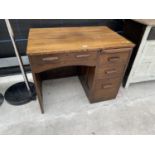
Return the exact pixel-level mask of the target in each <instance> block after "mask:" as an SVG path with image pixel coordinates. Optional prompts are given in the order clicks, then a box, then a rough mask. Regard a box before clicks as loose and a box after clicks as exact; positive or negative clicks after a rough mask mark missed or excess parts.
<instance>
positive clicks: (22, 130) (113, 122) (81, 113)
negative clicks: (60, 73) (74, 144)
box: [0, 74, 155, 135]
mask: <svg viewBox="0 0 155 155" xmlns="http://www.w3.org/2000/svg"><path fill="white" fill-rule="evenodd" d="M29 79H30V80H32V77H31V74H29ZM18 81H22V77H21V76H20V75H16V76H8V77H1V78H0V92H1V93H3V94H4V92H5V90H6V89H7V88H8V87H9V86H10V85H12V84H14V83H16V82H18ZM43 94H44V106H45V114H43V115H42V114H41V113H40V109H39V105H38V102H37V100H36V101H32V102H30V103H28V104H26V105H22V106H12V105H9V104H8V103H7V102H6V101H5V102H4V103H3V104H2V105H1V106H0V134H54V135H55V134H61V135H64V134H69V135H70V134H96V135H97V134H155V81H152V82H144V83H139V84H134V85H131V86H130V87H129V88H128V89H124V88H122V87H121V88H120V90H119V93H118V96H117V98H116V99H115V100H110V101H105V102H100V103H96V104H90V103H89V101H88V99H87V97H86V95H85V92H84V90H83V88H82V86H81V83H80V81H79V79H78V77H70V78H63V79H57V80H49V81H44V82H43Z"/></svg>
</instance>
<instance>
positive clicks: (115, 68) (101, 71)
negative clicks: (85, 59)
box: [97, 65, 125, 79]
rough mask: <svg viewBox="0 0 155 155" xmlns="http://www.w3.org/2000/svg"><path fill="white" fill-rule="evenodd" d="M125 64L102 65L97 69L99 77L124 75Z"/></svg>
mask: <svg viewBox="0 0 155 155" xmlns="http://www.w3.org/2000/svg"><path fill="white" fill-rule="evenodd" d="M124 69H125V65H112V66H101V67H99V68H98V69H97V77H98V79H103V78H114V77H120V76H122V74H123V72H124Z"/></svg>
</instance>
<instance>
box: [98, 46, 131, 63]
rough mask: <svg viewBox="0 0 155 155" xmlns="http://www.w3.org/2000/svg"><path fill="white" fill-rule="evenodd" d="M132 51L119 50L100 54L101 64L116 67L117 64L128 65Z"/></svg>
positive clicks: (105, 51)
mask: <svg viewBox="0 0 155 155" xmlns="http://www.w3.org/2000/svg"><path fill="white" fill-rule="evenodd" d="M130 51H131V49H124V51H123V49H121V50H119V49H117V51H116V50H103V51H102V52H101V54H100V58H99V64H100V65H105V64H108V65H113V64H114V65H115V64H126V63H127V62H128V57H129V54H130Z"/></svg>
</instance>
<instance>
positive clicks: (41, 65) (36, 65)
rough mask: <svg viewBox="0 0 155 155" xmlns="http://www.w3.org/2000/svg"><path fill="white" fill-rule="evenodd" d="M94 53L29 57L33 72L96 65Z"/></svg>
mask: <svg viewBox="0 0 155 155" xmlns="http://www.w3.org/2000/svg"><path fill="white" fill-rule="evenodd" d="M96 57H97V52H96V51H88V52H73V53H62V54H48V55H37V56H29V59H30V63H31V67H32V69H33V71H34V72H38V73H39V72H42V71H46V70H48V69H53V68H58V67H64V66H70V65H88V66H95V65H96Z"/></svg>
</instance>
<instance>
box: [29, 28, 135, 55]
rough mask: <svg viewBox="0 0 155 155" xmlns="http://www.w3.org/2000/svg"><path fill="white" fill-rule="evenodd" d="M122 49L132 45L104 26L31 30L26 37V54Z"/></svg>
mask: <svg viewBox="0 0 155 155" xmlns="http://www.w3.org/2000/svg"><path fill="white" fill-rule="evenodd" d="M123 47H133V44H132V43H131V42H130V41H128V40H127V39H125V38H124V37H122V36H120V35H119V34H117V33H116V32H113V31H112V30H111V29H109V28H108V27H105V26H91V27H66V28H34V29H33V28H32V29H30V32H29V37H28V46H27V54H29V55H36V54H50V53H51V54H53V53H61V52H67V53H68V52H72V51H74V50H76V51H77V50H79V51H80V50H85V49H86V50H91V49H109V48H123Z"/></svg>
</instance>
